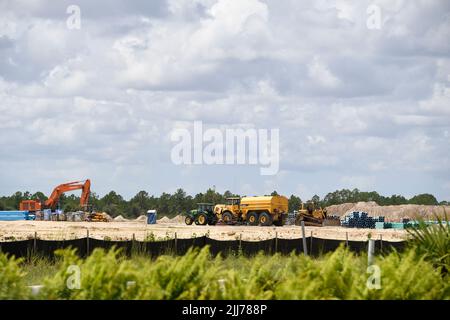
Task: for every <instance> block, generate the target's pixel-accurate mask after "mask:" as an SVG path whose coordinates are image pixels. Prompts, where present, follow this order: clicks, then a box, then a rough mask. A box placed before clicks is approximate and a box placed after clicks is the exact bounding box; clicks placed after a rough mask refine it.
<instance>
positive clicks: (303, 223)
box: [302, 221, 308, 255]
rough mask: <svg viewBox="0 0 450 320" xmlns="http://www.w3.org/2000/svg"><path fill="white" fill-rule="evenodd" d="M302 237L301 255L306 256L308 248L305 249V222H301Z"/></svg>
mask: <svg viewBox="0 0 450 320" xmlns="http://www.w3.org/2000/svg"><path fill="white" fill-rule="evenodd" d="M302 237H303V253H304V254H305V255H308V248H307V247H306V235H305V221H302Z"/></svg>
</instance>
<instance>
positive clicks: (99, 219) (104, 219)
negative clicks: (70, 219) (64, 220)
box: [85, 212, 108, 222]
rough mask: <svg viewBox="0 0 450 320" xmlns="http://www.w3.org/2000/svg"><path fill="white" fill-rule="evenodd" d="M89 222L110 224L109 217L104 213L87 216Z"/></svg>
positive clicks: (92, 213)
mask: <svg viewBox="0 0 450 320" xmlns="http://www.w3.org/2000/svg"><path fill="white" fill-rule="evenodd" d="M85 221H87V222H108V217H107V216H106V214H105V213H102V212H91V213H88V214H87V215H86V218H85Z"/></svg>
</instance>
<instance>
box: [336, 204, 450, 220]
mask: <svg viewBox="0 0 450 320" xmlns="http://www.w3.org/2000/svg"><path fill="white" fill-rule="evenodd" d="M327 210H328V213H329V214H332V215H338V216H343V215H345V214H347V213H349V212H352V211H364V212H367V213H368V214H369V216H384V217H385V218H386V221H391V222H396V221H401V219H402V218H410V219H415V218H417V217H421V218H423V219H430V220H435V216H434V214H438V215H440V216H443V214H444V211H446V212H447V214H448V215H450V206H425V205H415V204H405V205H398V206H379V205H378V204H377V203H376V202H374V201H370V202H358V203H344V204H339V205H333V206H329V207H327Z"/></svg>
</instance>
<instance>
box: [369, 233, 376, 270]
mask: <svg viewBox="0 0 450 320" xmlns="http://www.w3.org/2000/svg"><path fill="white" fill-rule="evenodd" d="M374 251H375V240H372V239H369V250H368V251H367V263H368V265H369V266H371V265H372V264H373V254H374Z"/></svg>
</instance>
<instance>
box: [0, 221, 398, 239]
mask: <svg viewBox="0 0 450 320" xmlns="http://www.w3.org/2000/svg"><path fill="white" fill-rule="evenodd" d="M305 229H306V236H310V235H311V234H312V235H313V236H314V237H317V238H323V239H338V240H345V239H346V237H347V235H348V239H349V240H350V241H351V240H355V241H361V240H367V238H368V236H369V234H370V235H371V238H372V239H380V236H381V237H382V239H383V240H386V241H402V240H405V239H406V237H407V232H406V231H405V230H393V229H386V230H377V229H375V230H374V229H353V228H344V227H306V228H305ZM88 230H89V236H90V237H92V238H96V239H103V240H104V239H107V240H130V239H132V238H133V235H134V237H135V239H136V240H138V241H143V240H149V239H155V240H163V239H168V238H174V237H175V233H176V235H177V237H178V238H179V239H182V238H192V237H199V236H204V235H207V236H208V237H210V238H212V239H217V240H236V239H239V237H240V236H242V240H246V241H259V240H265V239H271V238H275V235H276V234H277V236H278V238H283V239H295V238H301V236H302V231H301V227H299V226H283V227H274V226H271V227H259V226H225V225H216V226H197V225H191V226H187V225H186V224H184V223H180V222H164V221H159V223H158V224H155V225H148V224H146V222H145V221H127V222H117V221H113V222H64V221H0V241H15V240H23V239H30V238H33V237H34V236H35V233H36V234H37V237H38V238H39V239H43V240H69V239H76V238H83V237H86V235H87V232H88Z"/></svg>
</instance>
